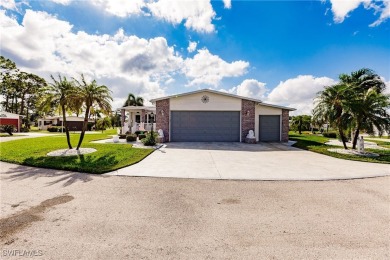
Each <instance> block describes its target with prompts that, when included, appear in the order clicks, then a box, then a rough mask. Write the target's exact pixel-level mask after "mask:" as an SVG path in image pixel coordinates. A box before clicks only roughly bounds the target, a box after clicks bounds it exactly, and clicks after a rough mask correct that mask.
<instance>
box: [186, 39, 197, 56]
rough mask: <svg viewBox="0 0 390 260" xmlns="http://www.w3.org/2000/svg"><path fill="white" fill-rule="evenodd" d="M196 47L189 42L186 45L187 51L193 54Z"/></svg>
mask: <svg viewBox="0 0 390 260" xmlns="http://www.w3.org/2000/svg"><path fill="white" fill-rule="evenodd" d="M197 45H198V44H197V43H196V42H191V41H190V44H189V45H188V48H187V51H188V52H190V53H191V52H194V51H195V50H196V46H197Z"/></svg>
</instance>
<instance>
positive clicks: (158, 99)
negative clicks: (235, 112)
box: [150, 89, 296, 111]
mask: <svg viewBox="0 0 390 260" xmlns="http://www.w3.org/2000/svg"><path fill="white" fill-rule="evenodd" d="M202 92H209V93H213V94H217V95H223V96H227V97H232V98H239V99H244V100H249V101H253V102H256V103H257V104H259V105H262V106H267V107H274V108H280V109H286V110H289V111H294V110H296V109H295V108H291V107H285V106H278V105H273V104H268V103H264V102H263V101H261V100H259V99H254V98H249V97H243V96H239V95H234V94H230V93H227V92H222V91H217V90H212V89H200V90H195V91H191V92H186V93H182V94H176V95H171V96H166V97H161V98H155V99H152V100H150V102H152V103H153V104H154V103H155V102H156V101H160V100H164V99H170V98H178V97H183V96H188V95H193V94H197V93H202Z"/></svg>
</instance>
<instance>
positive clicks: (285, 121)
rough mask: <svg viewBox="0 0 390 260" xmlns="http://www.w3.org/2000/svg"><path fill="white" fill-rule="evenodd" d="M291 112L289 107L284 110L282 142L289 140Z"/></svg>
mask: <svg viewBox="0 0 390 260" xmlns="http://www.w3.org/2000/svg"><path fill="white" fill-rule="evenodd" d="M289 112H290V111H288V110H287V109H283V110H282V142H288V131H289V118H288V117H289V114H288V113H289Z"/></svg>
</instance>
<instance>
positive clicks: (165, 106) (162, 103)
mask: <svg viewBox="0 0 390 260" xmlns="http://www.w3.org/2000/svg"><path fill="white" fill-rule="evenodd" d="M169 112H170V108H169V99H163V100H159V101H156V128H157V129H156V130H157V131H158V130H159V129H162V130H163V132H164V142H169V114H170V113H169Z"/></svg>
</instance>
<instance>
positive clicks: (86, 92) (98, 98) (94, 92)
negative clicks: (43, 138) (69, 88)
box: [75, 74, 112, 150]
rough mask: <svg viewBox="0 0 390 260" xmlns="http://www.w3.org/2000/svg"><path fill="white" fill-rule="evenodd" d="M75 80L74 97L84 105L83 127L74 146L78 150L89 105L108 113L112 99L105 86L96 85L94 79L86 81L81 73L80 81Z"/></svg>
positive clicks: (82, 137) (88, 112)
mask: <svg viewBox="0 0 390 260" xmlns="http://www.w3.org/2000/svg"><path fill="white" fill-rule="evenodd" d="M75 81H76V82H77V84H78V88H77V95H76V97H75V98H78V99H80V100H81V101H82V102H83V103H84V106H85V115H84V122H83V128H82V130H81V135H80V139H79V142H78V144H77V148H76V149H77V150H79V148H80V146H81V144H82V142H83V139H84V135H85V131H86V130H87V125H88V118H89V115H90V110H91V107H92V106H94V105H95V106H96V107H97V108H99V109H100V110H102V112H103V113H105V114H109V113H110V112H111V104H110V101H112V97H111V91H110V90H109V89H108V88H107V87H106V86H104V85H101V86H100V85H98V84H97V82H96V80H93V81H92V82H91V83H87V81H86V80H85V78H84V75H83V74H81V82H79V81H77V80H75Z"/></svg>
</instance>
